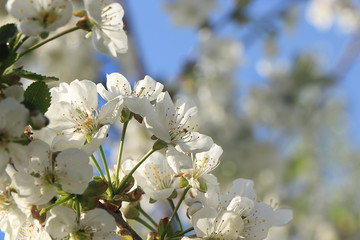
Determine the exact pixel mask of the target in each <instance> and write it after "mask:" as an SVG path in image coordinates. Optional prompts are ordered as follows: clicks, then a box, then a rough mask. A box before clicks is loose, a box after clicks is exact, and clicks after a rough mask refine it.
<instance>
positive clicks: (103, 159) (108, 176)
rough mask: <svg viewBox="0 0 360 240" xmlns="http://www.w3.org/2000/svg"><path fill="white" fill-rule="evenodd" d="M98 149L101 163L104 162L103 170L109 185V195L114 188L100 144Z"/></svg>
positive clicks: (112, 192) (112, 193)
mask: <svg viewBox="0 0 360 240" xmlns="http://www.w3.org/2000/svg"><path fill="white" fill-rule="evenodd" d="M99 151H100V155H101V159H102V161H103V164H104V168H105V172H106V179H107V182H108V185H109V191H110V194H111V196H114V189H113V186H112V183H111V177H110V172H109V167H108V165H107V162H106V158H105V154H104V150H103V148H102V146H101V145H100V147H99Z"/></svg>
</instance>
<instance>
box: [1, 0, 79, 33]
mask: <svg viewBox="0 0 360 240" xmlns="http://www.w3.org/2000/svg"><path fill="white" fill-rule="evenodd" d="M6 8H7V10H8V12H9V13H10V14H11V15H12V16H14V17H15V18H18V19H20V23H19V24H18V28H19V31H20V32H22V33H24V34H25V35H28V36H37V35H39V34H41V33H44V32H45V33H47V32H51V31H55V30H56V29H58V28H59V27H61V26H64V25H65V24H66V23H67V22H68V21H69V20H70V18H71V14H72V4H71V1H68V0H45V1H44V0H9V1H8V2H7V4H6Z"/></svg>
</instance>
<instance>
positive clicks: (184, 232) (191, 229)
mask: <svg viewBox="0 0 360 240" xmlns="http://www.w3.org/2000/svg"><path fill="white" fill-rule="evenodd" d="M193 230H194V228H193V227H191V228H188V229H186V230H185V231H182V232H181V233H178V234H176V235H174V236H172V238H178V237H181V236H184V235H185V234H186V233H188V232H191V231H193Z"/></svg>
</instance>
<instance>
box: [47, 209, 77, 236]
mask: <svg viewBox="0 0 360 240" xmlns="http://www.w3.org/2000/svg"><path fill="white" fill-rule="evenodd" d="M50 214H51V216H50V217H49V218H48V219H47V220H46V224H45V229H46V231H47V232H48V233H49V234H50V235H51V236H52V237H54V238H56V239H62V238H64V237H66V236H67V235H68V234H69V233H71V231H72V230H73V229H74V228H75V227H76V213H75V212H74V210H72V209H71V208H68V207H65V206H55V207H53V208H52V209H51V210H50Z"/></svg>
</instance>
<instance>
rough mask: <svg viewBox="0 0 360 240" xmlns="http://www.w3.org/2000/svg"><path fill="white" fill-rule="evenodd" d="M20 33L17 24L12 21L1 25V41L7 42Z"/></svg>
mask: <svg viewBox="0 0 360 240" xmlns="http://www.w3.org/2000/svg"><path fill="white" fill-rule="evenodd" d="M17 33H18V30H17V27H16V25H15V24H13V23H10V24H6V25H4V26H1V27H0V43H7V42H8V41H9V39H10V38H12V37H14V36H16V35H17Z"/></svg>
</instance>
